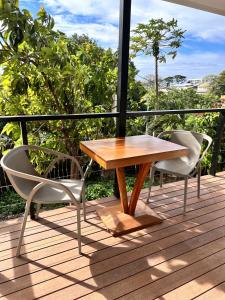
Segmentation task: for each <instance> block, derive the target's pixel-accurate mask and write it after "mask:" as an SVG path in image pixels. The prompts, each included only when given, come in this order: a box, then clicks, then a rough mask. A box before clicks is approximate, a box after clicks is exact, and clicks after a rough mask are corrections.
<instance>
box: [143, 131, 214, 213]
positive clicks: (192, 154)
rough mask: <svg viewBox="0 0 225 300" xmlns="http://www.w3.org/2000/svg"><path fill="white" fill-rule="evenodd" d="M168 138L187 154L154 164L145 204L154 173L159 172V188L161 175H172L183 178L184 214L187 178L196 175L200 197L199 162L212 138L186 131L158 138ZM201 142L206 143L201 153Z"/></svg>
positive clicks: (168, 133)
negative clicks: (185, 148)
mask: <svg viewBox="0 0 225 300" xmlns="http://www.w3.org/2000/svg"><path fill="white" fill-rule="evenodd" d="M165 136H169V137H170V141H171V142H174V143H176V144H179V145H182V146H185V147H187V148H188V149H189V154H188V155H187V156H184V157H180V158H176V159H171V160H163V161H159V162H156V163H155V164H154V165H153V167H152V169H151V172H150V182H149V193H148V198H147V203H149V199H150V193H151V186H152V184H153V182H154V174H155V171H159V172H160V187H162V180H163V174H164V173H166V174H174V175H176V176H178V177H183V178H184V179H185V181H184V214H185V213H186V202H187V187H188V178H189V177H193V176H194V175H195V174H196V173H197V178H198V179H197V180H198V190H197V196H198V198H199V197H200V179H201V161H202V160H203V158H204V156H205V154H206V152H207V151H208V149H209V147H210V145H211V144H212V138H211V137H210V136H208V135H206V134H202V133H197V132H191V131H186V130H170V131H164V132H161V133H160V134H159V135H158V137H159V138H163V137H165ZM203 141H205V142H206V143H207V145H206V147H205V150H204V151H203V152H202V144H203Z"/></svg>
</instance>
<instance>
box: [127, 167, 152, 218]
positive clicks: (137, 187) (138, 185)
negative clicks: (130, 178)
mask: <svg viewBox="0 0 225 300" xmlns="http://www.w3.org/2000/svg"><path fill="white" fill-rule="evenodd" d="M151 165H152V163H147V164H142V165H140V166H139V172H138V174H137V177H136V180H135V184H134V188H133V191H132V194H131V198H130V205H129V215H131V216H133V215H134V213H135V209H136V206H137V201H138V198H139V195H140V192H141V189H142V186H143V184H144V181H145V178H146V176H147V175H148V172H149V170H150V168H151Z"/></svg>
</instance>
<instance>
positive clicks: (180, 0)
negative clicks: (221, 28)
mask: <svg viewBox="0 0 225 300" xmlns="http://www.w3.org/2000/svg"><path fill="white" fill-rule="evenodd" d="M163 1H167V2H171V3H176V4H179V5H184V6H188V7H192V8H196V9H199V10H204V11H207V12H211V13H214V14H218V15H222V16H225V6H224V9H220V8H217V7H215V6H214V1H213V0H212V1H210V3H209V5H207V4H202V3H199V2H198V1H194V0H163Z"/></svg>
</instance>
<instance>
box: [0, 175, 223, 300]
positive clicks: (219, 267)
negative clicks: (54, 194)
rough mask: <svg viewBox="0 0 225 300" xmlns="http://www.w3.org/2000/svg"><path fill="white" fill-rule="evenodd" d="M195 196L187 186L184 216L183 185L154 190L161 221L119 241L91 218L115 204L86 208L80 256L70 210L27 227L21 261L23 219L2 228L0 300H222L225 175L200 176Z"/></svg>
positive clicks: (45, 215)
mask: <svg viewBox="0 0 225 300" xmlns="http://www.w3.org/2000/svg"><path fill="white" fill-rule="evenodd" d="M146 193H147V190H143V191H142V194H141V197H142V198H143V199H144V198H145V197H146V195H147V194H146ZM196 194H197V191H196V180H190V184H189V189H188V206H187V208H188V213H187V214H186V216H185V217H184V216H183V215H182V206H183V183H182V182H178V183H172V184H167V185H165V186H164V187H163V188H162V189H159V188H158V187H156V188H154V189H153V193H152V195H153V196H152V198H151V204H150V205H151V207H152V208H154V209H155V211H157V212H158V213H160V215H161V216H162V217H163V218H164V219H165V220H164V222H163V223H162V224H160V225H155V226H152V227H150V228H148V229H145V230H141V231H137V232H135V233H132V234H128V235H126V236H122V237H120V238H114V237H112V236H111V235H110V234H109V233H107V232H106V231H105V229H104V225H103V224H102V223H101V222H100V220H99V219H98V218H97V217H96V215H95V209H96V207H100V206H106V205H111V204H112V203H115V200H114V199H113V198H108V199H101V200H98V201H93V202H91V203H89V208H88V212H89V213H88V222H87V223H83V224H82V234H83V240H82V241H83V248H82V250H83V252H84V255H83V256H79V255H78V251H77V242H76V239H75V238H76V231H75V228H76V224H75V217H74V216H75V212H74V209H73V208H72V207H67V208H62V209H56V210H52V211H47V212H43V213H41V214H40V217H41V218H40V219H39V221H38V222H35V221H29V222H28V224H27V229H26V231H25V246H24V248H23V251H22V253H24V254H23V255H22V257H21V258H16V257H15V247H16V245H17V240H18V236H19V230H20V222H21V219H15V220H10V221H7V222H2V223H0V296H1V299H16V300H20V299H22V300H25V299H37V298H38V299H54V300H58V299H59V300H63V299H66V300H69V299H78V298H79V299H95V300H97V299H129V300H130V299H161V300H162V299H163V300H168V299H171V300H185V299H198V300H203V299H204V300H205V299H210V300H211V299H215V300H219V299H225V172H224V173H220V174H218V176H217V177H212V176H204V177H202V185H201V198H200V199H198V198H197V197H196Z"/></svg>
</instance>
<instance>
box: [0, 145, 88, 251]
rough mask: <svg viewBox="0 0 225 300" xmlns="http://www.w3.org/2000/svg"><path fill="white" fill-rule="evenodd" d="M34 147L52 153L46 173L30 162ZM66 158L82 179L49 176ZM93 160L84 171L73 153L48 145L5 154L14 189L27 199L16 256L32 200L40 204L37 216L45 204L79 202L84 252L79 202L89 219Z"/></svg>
mask: <svg viewBox="0 0 225 300" xmlns="http://www.w3.org/2000/svg"><path fill="white" fill-rule="evenodd" d="M33 151H38V152H39V153H45V155H50V157H51V158H52V157H53V159H52V160H51V162H50V164H49V166H48V167H47V169H46V171H45V174H44V175H43V176H41V175H39V174H38V172H37V171H36V170H35V167H34V165H33V164H32V163H31V162H30V158H29V157H30V155H29V154H30V153H29V152H33ZM66 160H68V161H70V168H71V170H72V166H73V168H74V166H76V169H77V170H78V173H79V175H80V178H79V179H71V178H66V179H54V180H53V179H49V178H47V177H48V174H49V173H50V172H51V171H52V170H53V169H54V168H55V165H56V164H57V163H58V162H59V161H66ZM91 163H92V161H90V163H89V165H88V167H87V169H86V171H85V173H84V172H83V171H82V169H81V167H80V164H79V163H78V161H77V160H76V159H75V158H74V157H72V156H70V155H67V154H63V153H59V152H57V151H53V150H50V149H47V148H43V147H38V146H32V145H29V146H20V147H17V148H14V149H12V150H10V151H9V152H8V153H7V154H6V155H5V156H3V157H2V159H1V166H2V168H3V170H4V171H5V172H6V174H7V175H8V177H9V180H10V182H11V183H12V186H13V188H14V189H15V191H16V192H17V193H18V194H19V195H20V196H21V197H22V198H23V199H24V200H25V201H26V207H25V213H24V219H23V223H22V228H21V233H20V237H19V242H18V246H17V251H16V256H19V255H20V249H21V245H22V239H23V235H24V230H25V226H26V222H27V217H28V214H29V211H30V205H31V202H33V203H36V204H37V207H38V208H37V213H36V216H37V217H38V213H39V209H40V206H41V205H42V204H53V203H70V204H74V205H76V207H77V240H78V250H79V254H81V225H80V204H81V203H82V204H83V213H84V219H86V212H85V197H84V193H85V186H84V182H85V178H86V175H87V172H88V170H89V168H90V166H91ZM68 177H69V176H68ZM70 177H71V176H70Z"/></svg>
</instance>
